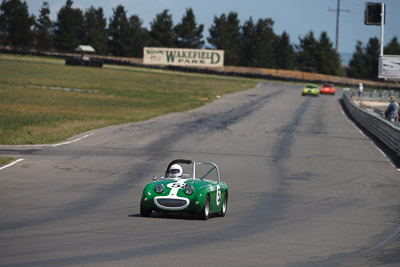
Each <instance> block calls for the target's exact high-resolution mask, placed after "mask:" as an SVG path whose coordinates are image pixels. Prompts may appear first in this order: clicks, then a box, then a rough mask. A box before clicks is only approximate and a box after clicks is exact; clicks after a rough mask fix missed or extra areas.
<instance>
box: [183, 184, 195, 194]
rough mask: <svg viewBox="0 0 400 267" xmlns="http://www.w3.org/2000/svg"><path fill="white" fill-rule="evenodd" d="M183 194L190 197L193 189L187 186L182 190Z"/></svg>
mask: <svg viewBox="0 0 400 267" xmlns="http://www.w3.org/2000/svg"><path fill="white" fill-rule="evenodd" d="M183 192H185V194H186V195H188V196H190V195H191V194H193V192H194V188H193V186H191V185H187V186H185V189H184V190H183Z"/></svg>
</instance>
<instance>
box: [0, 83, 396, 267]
mask: <svg viewBox="0 0 400 267" xmlns="http://www.w3.org/2000/svg"><path fill="white" fill-rule="evenodd" d="M301 89H302V87H301V85H290V84H289V85H288V84H278V83H276V84H274V83H265V84H260V85H258V86H257V87H256V88H254V89H251V90H248V91H245V92H241V93H237V94H232V95H226V96H223V97H222V98H221V99H219V100H217V101H216V102H214V103H211V104H208V105H206V106H204V107H202V108H199V109H196V110H193V111H190V112H184V113H177V114H169V115H166V116H161V117H158V118H155V119H152V120H149V121H145V122H141V123H135V124H124V125H119V126H112V127H108V128H104V129H100V130H96V131H93V132H89V133H84V134H82V135H80V136H77V137H74V138H71V139H70V140H67V142H65V143H64V142H63V143H60V144H55V145H39V146H17V147H9V146H0V154H4V155H5V154H6V155H12V156H13V157H14V158H16V159H19V158H23V160H22V161H20V162H18V163H16V164H15V165H13V166H11V167H8V168H5V169H2V170H0V266H8V267H15V266H97V267H98V266H304V267H305V266H378V265H379V266H384V265H387V266H389V265H390V264H400V260H399V254H400V243H399V237H400V224H399V222H400V221H399V219H400V217H399V211H400V206H399V204H400V193H399V192H400V190H399V189H400V173H399V171H398V170H397V169H396V168H395V167H393V166H392V164H391V163H390V161H389V160H388V159H387V158H386V156H385V155H384V154H383V153H382V152H380V150H379V149H378V148H377V147H376V146H375V145H374V144H373V142H371V141H370V139H369V138H368V137H366V136H364V135H363V134H362V133H361V132H360V131H359V130H358V129H357V128H356V127H355V126H354V124H353V123H352V122H351V121H350V120H349V119H348V118H347V117H346V115H345V114H344V113H343V112H342V109H341V106H340V103H339V99H340V92H338V93H337V95H336V96H328V95H322V96H320V97H302V96H301ZM175 158H187V159H192V160H199V161H212V162H215V163H217V164H218V166H219V167H220V169H221V177H222V180H223V181H225V182H226V183H227V184H228V186H229V190H230V191H229V202H228V212H227V215H226V217H224V218H221V217H212V218H210V219H209V220H208V221H201V220H197V219H193V218H191V217H189V216H166V215H164V214H153V216H152V217H150V218H143V217H141V216H140V214H139V201H140V196H141V193H142V189H143V186H144V185H145V184H146V183H147V182H150V181H151V177H152V176H153V175H157V176H161V175H163V173H164V171H165V168H166V165H167V164H168V162H169V161H171V160H172V159H175ZM391 266H394V265H391ZM397 266H398V265H397Z"/></svg>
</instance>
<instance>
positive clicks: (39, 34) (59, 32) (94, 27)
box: [0, 0, 400, 79]
mask: <svg viewBox="0 0 400 267" xmlns="http://www.w3.org/2000/svg"><path fill="white" fill-rule="evenodd" d="M72 5H73V1H72V0H66V3H65V5H64V6H62V8H61V9H60V10H59V11H58V13H57V19H56V21H52V20H51V19H50V8H49V4H48V2H46V1H44V2H43V4H42V6H41V9H40V10H39V16H38V17H35V16H34V15H31V14H29V11H28V5H27V3H26V2H25V1H21V0H2V3H1V6H0V44H1V45H4V46H12V47H16V48H35V49H38V50H45V51H61V52H71V51H73V50H74V49H75V48H76V47H77V46H78V45H80V44H85V45H91V46H92V47H94V48H95V50H96V52H97V53H98V54H100V55H112V56H121V57H142V56H143V47H145V46H150V47H177V48H194V49H202V48H208V49H220V50H224V51H225V62H224V63H225V65H231V66H245V67H260V68H276V69H287V70H301V71H307V72H316V73H322V74H330V75H343V69H342V67H341V62H340V57H339V55H338V54H337V53H336V51H335V49H334V48H333V44H332V42H331V41H330V39H329V37H328V35H327V33H326V32H322V33H321V34H320V36H319V37H318V38H316V37H315V36H314V33H313V32H312V31H310V32H309V33H308V34H306V36H304V37H299V44H298V45H293V44H292V43H291V41H290V37H289V35H288V34H287V33H286V32H285V31H284V32H283V33H282V34H281V35H278V34H276V33H274V30H273V25H274V21H273V20H272V19H271V18H265V19H258V20H257V21H254V20H253V19H252V18H251V17H250V18H249V19H248V20H246V21H244V23H243V24H241V23H240V21H239V19H238V14H237V13H236V12H230V13H228V14H222V15H220V16H219V17H218V16H215V17H214V21H213V24H212V25H211V27H210V28H209V29H208V31H209V37H207V44H205V38H204V36H203V32H204V25H203V24H198V23H197V22H196V17H195V14H194V13H193V10H192V9H191V8H187V9H186V13H185V14H184V15H183V17H182V19H181V20H180V22H179V23H178V24H176V25H174V23H173V19H172V15H171V14H170V13H169V10H168V9H166V10H164V11H162V12H161V13H159V14H157V15H156V17H155V18H154V19H153V20H152V21H151V22H150V28H149V29H147V28H145V27H143V21H142V20H141V19H140V17H138V16H137V15H131V16H128V15H127V11H126V9H125V7H124V6H122V5H118V6H117V7H116V8H113V15H112V17H111V18H109V20H108V23H107V19H106V17H105V16H104V12H103V9H102V8H101V7H99V8H94V7H93V6H91V7H90V8H89V9H86V10H85V11H82V10H80V9H78V8H73V7H72ZM385 54H392V55H400V44H399V42H398V40H397V38H396V37H395V38H393V39H392V41H391V42H390V43H389V44H387V45H386V46H385ZM378 56H379V40H378V39H377V38H371V39H370V40H369V42H368V44H367V45H366V46H363V44H362V43H361V42H360V41H358V42H357V44H356V50H355V52H354V54H353V57H352V60H351V61H350V64H349V67H348V70H347V76H349V77H355V78H362V79H377V78H376V77H377V67H378V61H377V60H378Z"/></svg>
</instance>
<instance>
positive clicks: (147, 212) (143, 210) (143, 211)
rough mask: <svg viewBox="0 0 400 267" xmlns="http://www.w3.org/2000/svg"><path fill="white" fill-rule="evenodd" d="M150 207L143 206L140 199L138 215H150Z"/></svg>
mask: <svg viewBox="0 0 400 267" xmlns="http://www.w3.org/2000/svg"><path fill="white" fill-rule="evenodd" d="M151 212H152V210H151V209H147V208H145V207H144V206H143V203H142V201H140V215H142V216H143V217H150V216H151Z"/></svg>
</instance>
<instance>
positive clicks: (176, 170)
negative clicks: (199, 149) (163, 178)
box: [169, 164, 182, 178]
mask: <svg viewBox="0 0 400 267" xmlns="http://www.w3.org/2000/svg"><path fill="white" fill-rule="evenodd" d="M181 176H182V167H181V165H179V164H174V165H172V166H171V168H169V177H172V178H178V177H181Z"/></svg>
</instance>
